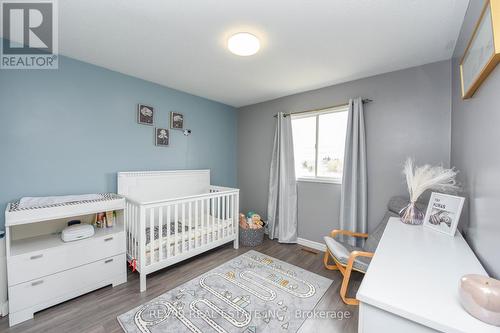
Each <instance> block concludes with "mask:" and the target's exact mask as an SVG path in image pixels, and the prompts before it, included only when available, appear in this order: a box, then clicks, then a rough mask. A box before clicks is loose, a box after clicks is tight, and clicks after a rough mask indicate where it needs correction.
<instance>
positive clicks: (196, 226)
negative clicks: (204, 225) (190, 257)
mask: <svg viewBox="0 0 500 333" xmlns="http://www.w3.org/2000/svg"><path fill="white" fill-rule="evenodd" d="M198 201H199V200H198V199H196V201H195V202H194V248H195V249H196V248H197V247H198V246H199V243H198V235H199V233H198V222H199V221H198Z"/></svg>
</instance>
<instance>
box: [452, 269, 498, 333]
mask: <svg viewBox="0 0 500 333" xmlns="http://www.w3.org/2000/svg"><path fill="white" fill-rule="evenodd" d="M459 293H460V303H461V304H462V306H463V307H464V309H465V310H466V311H467V312H468V313H469V314H470V315H471V316H473V317H475V318H477V319H479V320H481V321H484V322H485V323H488V324H491V325H495V326H500V281H499V280H495V279H493V278H490V277H487V276H483V275H477V274H468V275H464V276H463V277H462V279H461V280H460V287H459Z"/></svg>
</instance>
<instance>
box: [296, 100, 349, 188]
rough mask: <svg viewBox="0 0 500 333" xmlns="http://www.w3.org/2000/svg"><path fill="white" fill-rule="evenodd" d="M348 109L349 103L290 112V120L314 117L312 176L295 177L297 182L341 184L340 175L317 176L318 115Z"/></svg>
mask: <svg viewBox="0 0 500 333" xmlns="http://www.w3.org/2000/svg"><path fill="white" fill-rule="evenodd" d="M348 111H349V105H348V104H346V105H341V106H336V107H333V108H327V109H321V110H317V111H306V112H297V113H292V114H291V115H290V116H291V117H292V118H291V119H292V121H293V120H294V119H301V118H312V117H315V118H316V142H315V144H314V153H315V157H314V158H315V162H314V176H310V177H307V176H306V177H304V176H303V177H297V181H298V182H309V183H328V184H339V185H340V184H342V177H318V154H319V153H318V140H319V116H320V115H323V114H328V113H335V112H348ZM294 167H295V166H294ZM342 174H343V172H342Z"/></svg>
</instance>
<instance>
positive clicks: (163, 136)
mask: <svg viewBox="0 0 500 333" xmlns="http://www.w3.org/2000/svg"><path fill="white" fill-rule="evenodd" d="M169 134H170V133H169V132H168V129H166V128H155V145H156V146H158V147H168V145H169V143H170V135H169Z"/></svg>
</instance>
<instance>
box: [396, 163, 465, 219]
mask: <svg viewBox="0 0 500 333" xmlns="http://www.w3.org/2000/svg"><path fill="white" fill-rule="evenodd" d="M403 174H404V175H405V177H406V184H407V186H408V192H409V194H410V202H409V203H408V205H407V206H406V207H404V208H403V209H401V211H400V212H399V216H400V217H401V221H402V222H403V223H406V224H422V222H423V220H424V212H423V211H421V210H420V209H419V208H418V207H417V206H416V202H417V200H418V198H419V197H420V196H421V195H422V194H423V193H424V192H425V191H426V190H438V191H443V192H447V191H456V190H457V189H458V188H459V187H458V185H457V183H456V181H455V177H456V175H457V171H456V170H455V169H453V168H452V169H445V168H443V167H442V166H430V165H428V164H426V165H424V166H420V167H415V166H414V163H413V160H412V159H411V158H408V159H407V160H406V163H405V166H404V169H403Z"/></svg>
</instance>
